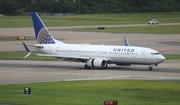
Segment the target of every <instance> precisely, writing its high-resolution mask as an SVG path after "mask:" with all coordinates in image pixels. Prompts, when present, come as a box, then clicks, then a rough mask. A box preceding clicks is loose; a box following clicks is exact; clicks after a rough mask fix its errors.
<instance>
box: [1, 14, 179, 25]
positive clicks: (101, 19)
mask: <svg viewBox="0 0 180 105" xmlns="http://www.w3.org/2000/svg"><path fill="white" fill-rule="evenodd" d="M40 17H41V18H42V20H43V21H44V23H45V24H46V26H48V27H50V26H83V25H115V24H147V23H148V21H149V20H151V19H158V20H159V21H160V23H179V22H180V12H171V13H122V14H81V15H72V16H40ZM9 27H32V20H31V17H30V16H4V17H0V28H9Z"/></svg>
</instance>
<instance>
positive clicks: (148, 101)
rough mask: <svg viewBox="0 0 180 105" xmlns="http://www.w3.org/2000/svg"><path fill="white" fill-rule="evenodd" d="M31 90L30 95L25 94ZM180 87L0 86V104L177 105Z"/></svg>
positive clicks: (119, 83) (120, 83) (123, 83)
mask: <svg viewBox="0 0 180 105" xmlns="http://www.w3.org/2000/svg"><path fill="white" fill-rule="evenodd" d="M24 87H31V94H30V95H25V94H24ZM179 87H180V83H179V82H172V81H142V80H107V81H71V82H70V81H69V82H65V81H61V82H47V83H30V84H15V85H0V94H1V95H0V104H15V105H103V101H105V100H111V99H114V100H118V103H119V104H118V105H179V103H180V100H179V99H180V88H179Z"/></svg>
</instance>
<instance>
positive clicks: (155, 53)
mask: <svg viewBox="0 0 180 105" xmlns="http://www.w3.org/2000/svg"><path fill="white" fill-rule="evenodd" d="M151 55H160V53H151Z"/></svg>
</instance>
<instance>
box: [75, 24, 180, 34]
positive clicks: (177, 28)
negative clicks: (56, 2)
mask: <svg viewBox="0 0 180 105" xmlns="http://www.w3.org/2000/svg"><path fill="white" fill-rule="evenodd" d="M76 31H82V32H116V33H145V34H179V33H180V25H167V26H161V25H151V26H130V27H129V26H128V27H105V29H104V30H102V29H101V30H98V29H97V28H85V29H78V30H76Z"/></svg>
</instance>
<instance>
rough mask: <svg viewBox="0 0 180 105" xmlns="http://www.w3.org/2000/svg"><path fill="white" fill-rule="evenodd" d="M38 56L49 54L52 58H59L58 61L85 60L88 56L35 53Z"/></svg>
mask: <svg viewBox="0 0 180 105" xmlns="http://www.w3.org/2000/svg"><path fill="white" fill-rule="evenodd" d="M37 55H38V56H49V57H54V58H59V61H70V62H86V61H87V60H89V59H90V57H86V56H81V55H76V56H74V55H73V56H72V55H58V54H57V55H56V54H37Z"/></svg>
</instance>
